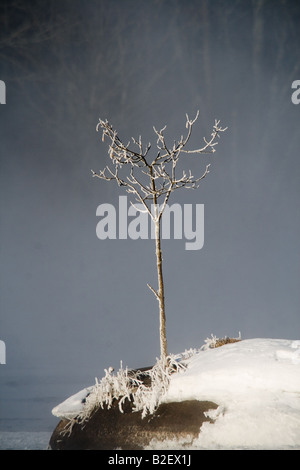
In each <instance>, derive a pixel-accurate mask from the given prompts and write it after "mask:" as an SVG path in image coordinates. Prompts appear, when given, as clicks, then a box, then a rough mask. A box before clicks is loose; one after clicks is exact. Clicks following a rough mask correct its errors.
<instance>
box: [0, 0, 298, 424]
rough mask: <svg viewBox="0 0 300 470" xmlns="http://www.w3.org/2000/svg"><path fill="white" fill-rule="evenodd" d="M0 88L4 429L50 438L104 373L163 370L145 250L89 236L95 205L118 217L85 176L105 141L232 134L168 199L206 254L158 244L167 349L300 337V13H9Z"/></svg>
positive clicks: (175, 1)
mask: <svg viewBox="0 0 300 470" xmlns="http://www.w3.org/2000/svg"><path fill="white" fill-rule="evenodd" d="M0 12H1V17H0V18H1V19H0V22H1V26H0V79H1V80H4V81H5V83H6V91H7V95H6V103H7V104H6V105H1V106H0V142H1V144H0V145H1V186H0V187H1V208H0V209H1V213H0V217H1V219H0V223H1V227H0V235H1V265H0V266H1V268H0V269H1V273H0V275H1V278H0V282H1V284H0V286H1V313H0V315H1V316H0V339H1V340H3V341H5V343H6V349H7V357H6V362H7V363H6V365H1V366H0V430H1V431H7V430H15V431H16V430H20V429H22V430H52V429H53V428H54V426H55V425H56V424H57V422H58V420H57V418H54V417H53V416H52V415H51V409H52V408H53V407H54V406H55V405H57V404H58V403H60V402H62V401H63V400H64V399H66V398H67V397H68V396H70V395H72V394H74V393H76V392H77V391H79V390H81V389H82V388H84V387H86V386H89V385H92V384H93V383H94V381H95V377H99V378H101V377H102V376H103V374H104V372H103V369H104V368H106V367H108V366H113V367H114V368H115V369H118V368H119V366H120V360H122V361H123V366H128V367H132V368H135V367H143V366H147V365H151V364H153V363H154V361H155V360H156V357H158V356H159V333H158V327H159V323H158V306H157V302H156V299H155V298H154V296H153V294H152V293H151V292H150V291H149V289H148V288H147V283H150V284H152V285H155V283H156V267H155V251H154V241H153V240H149V241H147V240H142V241H141V240H139V241H132V240H106V241H100V240H99V239H97V237H96V224H97V221H98V220H97V217H96V208H97V206H98V205H99V204H101V203H104V202H107V203H112V204H117V203H118V197H119V195H120V194H125V193H121V192H120V188H118V187H117V186H116V185H115V184H113V183H107V182H104V181H100V180H98V179H95V178H92V176H91V172H90V170H91V168H93V169H94V170H99V169H102V168H103V167H104V166H105V165H106V164H107V163H108V155H107V146H106V144H105V143H104V144H103V143H102V142H101V135H99V134H97V133H96V130H95V128H96V124H97V122H98V119H99V117H101V118H102V119H106V118H107V119H109V121H110V122H111V124H112V125H113V126H114V127H115V128H116V129H117V130H118V132H119V135H120V137H121V138H123V139H124V140H126V141H127V140H128V139H129V138H130V137H131V136H134V137H138V136H139V135H142V137H143V140H144V142H145V143H148V141H151V142H152V143H153V144H154V143H155V138H154V133H153V129H152V126H153V125H155V126H156V127H157V128H160V127H163V126H164V125H165V124H167V126H168V127H167V130H166V136H167V138H168V139H169V142H171V143H172V142H173V139H176V138H179V137H180V135H181V134H182V133H183V132H184V131H185V113H188V114H189V115H190V116H193V115H195V114H196V111H197V109H199V110H200V117H199V120H198V121H197V123H196V125H195V127H194V133H193V139H192V142H191V146H194V147H197V146H199V143H202V138H203V136H209V134H210V132H211V130H212V125H213V123H214V119H215V118H217V119H220V120H221V123H222V124H223V125H224V126H228V130H227V131H226V133H225V134H223V135H222V136H221V139H220V141H219V145H218V147H217V152H216V153H215V154H214V155H213V156H198V157H196V156H194V157H187V158H188V159H187V163H186V165H187V168H191V169H192V171H193V172H194V174H202V173H203V171H204V168H205V165H206V164H207V163H211V172H210V174H209V176H208V177H207V178H206V179H205V180H204V181H203V182H202V184H201V186H200V188H199V189H198V190H195V191H186V192H185V191H184V190H182V191H177V192H175V193H174V194H173V197H172V198H171V199H170V204H171V203H174V202H180V203H193V204H196V203H198V204H204V206H205V242H204V247H203V249H202V250H199V251H186V250H185V249H184V240H175V241H174V240H170V241H163V245H162V246H163V257H164V266H163V269H164V278H165V290H166V308H167V312H166V313H167V337H168V338H167V339H168V349H169V352H172V353H180V352H182V351H184V350H185V349H189V348H190V347H193V348H198V347H200V346H201V345H202V344H203V343H204V340H205V339H206V338H207V337H209V336H210V335H211V334H212V333H213V334H214V335H217V336H219V337H223V336H225V335H228V336H237V335H238V334H239V332H241V335H242V338H255V337H268V338H283V339H299V333H300V329H299V327H300V320H299V307H300V302H299V274H300V272H299V270H300V264H299V236H300V224H299V168H300V162H299V156H300V155H299V149H300V135H299V123H300V105H298V106H297V105H294V104H293V103H292V101H291V95H292V91H293V90H292V89H291V85H292V82H293V81H294V80H297V79H300V58H299V39H300V38H299V31H300V28H299V20H300V7H299V2H297V1H291V0H286V1H283V0H282V1H281V0H272V1H271V0H265V1H264V0H254V1H250V0H243V1H241V0H230V1H228V0H227V1H224V0H223V1H222V0H215V1H208V0H198V1H197V0H195V1H194V0H164V1H162V0H122V1H120V0H98V1H95V0H87V1H79V0H72V1H70V0H63V1H61V2H57V1H53V0H52V1H51V0H50V1H47V2H45V1H38V0H31V1H26V2H25V1H21V0H20V1H19V0H10V1H7V0H6V1H4V0H3V1H2V2H1V6H0Z"/></svg>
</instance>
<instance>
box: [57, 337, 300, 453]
mask: <svg viewBox="0 0 300 470" xmlns="http://www.w3.org/2000/svg"><path fill="white" fill-rule="evenodd" d="M183 357H184V356H183ZM184 363H185V364H187V368H186V369H185V370H181V371H180V372H178V373H176V374H173V375H172V376H171V379H170V383H169V388H168V390H167V392H166V393H165V395H164V396H163V397H162V400H161V402H171V401H183V400H194V399H196V400H199V401H202V400H208V401H212V402H215V403H216V404H218V405H219V407H218V408H217V410H212V411H211V412H209V416H210V417H211V418H213V419H215V421H214V423H209V422H206V423H204V424H203V425H202V427H201V430H199V431H200V432H199V436H198V438H197V439H195V440H194V441H193V442H192V443H189V444H188V446H187V444H186V443H184V442H178V441H177V442H175V441H164V442H163V443H161V442H155V441H153V442H152V443H151V444H150V446H149V449H182V448H184V449H187V448H189V449H261V450H263V449H265V450H266V449H277V450H280V449H300V340H294V341H293V340H283V339H248V340H242V341H240V342H236V343H232V344H226V345H224V346H221V347H219V348H215V349H209V348H206V349H204V350H201V349H200V350H197V351H195V352H194V353H193V354H192V355H191V357H189V358H188V359H186V360H184ZM88 390H90V388H89V389H85V390H83V391H81V392H79V393H78V394H76V395H73V396H72V397H70V398H69V399H67V400H66V401H65V402H63V403H61V404H60V405H59V406H57V407H55V408H54V410H53V411H52V412H53V414H54V415H55V416H58V417H69V418H70V417H73V416H75V415H76V414H78V412H79V411H81V410H82V408H83V406H84V404H83V403H82V399H83V398H84V397H85V396H86V394H87V391H88Z"/></svg>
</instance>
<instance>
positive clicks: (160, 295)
mask: <svg viewBox="0 0 300 470" xmlns="http://www.w3.org/2000/svg"><path fill="white" fill-rule="evenodd" d="M149 172H150V180H151V188H152V190H153V203H154V223H155V248H156V268H157V280H158V290H157V292H156V297H157V300H158V303H159V339H160V356H161V359H162V360H164V359H166V357H167V355H168V352H167V335H166V311H165V294H164V279H163V272H162V253H161V245H160V239H161V236H160V234H161V217H162V214H160V215H159V212H160V211H159V206H158V200H157V195H156V188H155V179H154V177H153V169H152V167H150V169H149Z"/></svg>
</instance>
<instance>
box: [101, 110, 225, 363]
mask: <svg viewBox="0 0 300 470" xmlns="http://www.w3.org/2000/svg"><path fill="white" fill-rule="evenodd" d="M198 116H199V111H198V112H197V114H196V116H195V118H194V119H190V118H189V116H188V115H186V133H185V135H182V136H181V137H180V138H179V139H178V140H175V141H174V143H173V145H172V146H170V145H168V144H167V141H166V137H165V130H166V126H165V127H163V128H162V129H160V130H157V129H156V128H155V127H154V132H155V134H156V151H155V153H154V156H153V157H152V158H151V157H150V149H151V144H150V143H149V144H148V145H146V146H144V145H143V143H142V139H141V137H139V139H138V140H136V139H135V138H132V142H131V141H129V142H127V143H124V142H123V141H122V140H121V139H120V137H119V136H118V133H117V131H116V130H114V129H113V127H112V126H111V124H110V123H109V122H108V121H107V120H105V121H103V120H101V119H100V120H99V123H98V125H97V131H101V130H102V141H105V139H107V140H108V144H109V146H108V153H109V157H110V164H109V165H107V166H106V167H105V168H104V169H103V170H100V171H99V172H96V171H94V170H92V174H93V176H94V177H97V178H100V179H103V180H106V181H116V182H117V183H118V185H119V186H124V188H125V190H126V191H127V192H128V193H129V194H130V195H133V201H130V202H131V204H132V205H133V206H134V207H135V208H136V209H137V210H138V211H140V212H145V213H148V214H149V215H150V217H151V219H152V221H153V223H154V225H155V241H156V265H157V276H158V289H154V288H153V287H152V286H150V285H149V284H148V287H149V288H150V289H151V291H152V292H153V293H154V294H155V296H156V298H157V300H158V303H159V311H160V350H161V357H162V358H166V357H167V354H168V353H167V339H166V315H165V298H164V281H163V272H162V252H161V218H162V214H163V212H164V209H165V207H166V205H167V203H168V200H169V197H170V195H171V193H172V192H174V191H175V190H176V189H179V188H186V189H191V188H197V187H198V185H199V182H200V181H201V180H202V179H203V178H205V177H206V176H207V175H208V173H209V167H210V165H209V164H208V165H206V168H205V170H204V172H203V173H202V174H201V175H200V176H194V175H192V173H191V171H190V170H189V171H185V170H182V171H181V172H180V173H179V171H178V166H177V164H178V162H179V159H180V157H183V156H184V155H195V154H204V153H206V154H207V153H214V152H215V151H216V148H215V147H216V145H217V144H218V138H219V137H220V134H221V133H222V132H224V131H225V130H226V128H223V127H221V126H220V121H218V120H215V123H214V125H213V129H212V132H211V135H210V137H209V138H204V143H203V145H202V146H200V147H199V148H196V149H188V147H187V144H188V143H189V141H190V137H191V134H192V130H193V126H194V124H195V122H196V121H197V119H198ZM135 203H138V204H139V207H136V206H135Z"/></svg>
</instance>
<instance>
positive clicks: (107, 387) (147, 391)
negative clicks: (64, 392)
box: [64, 355, 185, 432]
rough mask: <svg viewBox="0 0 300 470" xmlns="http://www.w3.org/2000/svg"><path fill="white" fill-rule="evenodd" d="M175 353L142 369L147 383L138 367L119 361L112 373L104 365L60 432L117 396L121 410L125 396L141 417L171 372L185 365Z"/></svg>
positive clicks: (160, 394) (151, 406)
mask: <svg viewBox="0 0 300 470" xmlns="http://www.w3.org/2000/svg"><path fill="white" fill-rule="evenodd" d="M179 357H180V356H174V355H169V356H168V357H167V358H166V359H163V360H162V359H158V360H157V362H156V364H155V365H154V366H153V367H152V368H151V369H149V370H146V371H144V372H143V373H142V375H143V376H144V380H145V378H149V381H150V384H149V386H148V385H145V384H144V381H143V380H141V379H140V378H139V377H140V376H141V371H139V370H136V371H133V370H128V368H127V367H126V369H123V367H122V362H121V366H120V369H119V371H118V372H117V374H116V375H114V374H113V368H112V367H110V368H109V369H105V370H104V372H105V376H104V377H103V378H102V379H101V380H100V381H99V380H98V379H97V378H96V383H95V385H94V387H93V388H92V390H91V391H90V393H89V394H88V395H87V397H86V398H85V403H84V406H83V409H82V411H81V412H80V413H79V415H78V416H76V418H72V419H71V420H70V421H69V422H68V424H67V426H66V427H65V430H64V432H71V430H72V427H73V425H74V424H75V423H80V424H83V423H84V422H85V421H87V420H88V419H89V418H90V417H91V415H92V414H93V412H94V411H95V410H97V409H98V408H104V407H107V409H109V408H111V406H112V404H113V401H114V400H118V405H119V410H120V412H121V413H123V404H124V402H125V400H126V399H128V400H129V401H131V403H132V406H133V411H142V418H144V417H145V416H146V415H147V414H148V413H150V414H152V413H154V411H155V410H156V408H157V406H158V405H159V403H160V401H161V398H162V397H163V396H164V394H165V392H166V391H167V389H168V385H169V381H170V376H171V374H173V373H174V372H179V371H180V370H183V369H185V365H184V363H182V362H179V361H178V358H179Z"/></svg>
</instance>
